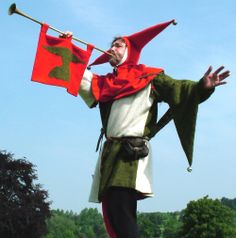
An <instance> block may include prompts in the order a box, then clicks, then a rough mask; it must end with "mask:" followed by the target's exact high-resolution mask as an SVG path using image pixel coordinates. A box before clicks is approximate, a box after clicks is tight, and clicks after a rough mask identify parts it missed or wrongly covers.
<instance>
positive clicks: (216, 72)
mask: <svg viewBox="0 0 236 238" xmlns="http://www.w3.org/2000/svg"><path fill="white" fill-rule="evenodd" d="M224 68H225V67H224V66H220V67H219V68H218V69H217V70H216V71H215V72H214V73H213V75H217V74H218V73H219V72H220V71H221V70H223V69H224Z"/></svg>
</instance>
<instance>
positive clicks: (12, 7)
mask: <svg viewBox="0 0 236 238" xmlns="http://www.w3.org/2000/svg"><path fill="white" fill-rule="evenodd" d="M13 13H16V14H18V15H20V16H23V17H26V18H28V19H30V20H31V21H34V22H36V23H38V24H40V25H43V24H44V23H43V22H40V21H38V20H36V19H34V18H33V17H31V16H29V15H27V14H25V13H24V12H22V11H20V10H19V9H18V8H17V7H16V4H15V3H13V4H12V5H11V6H10V7H9V9H8V15H12V14H13ZM49 28H50V29H51V30H53V31H56V32H58V33H60V34H62V35H63V34H64V32H63V31H60V30H58V29H56V28H54V27H52V26H49ZM72 39H73V40H75V41H78V42H80V43H82V44H84V45H88V44H89V43H87V42H85V41H83V40H81V39H78V38H76V37H73V36H72ZM94 49H95V50H98V51H100V52H102V53H105V54H108V55H111V54H110V53H109V52H107V51H104V50H101V49H99V48H97V47H94Z"/></svg>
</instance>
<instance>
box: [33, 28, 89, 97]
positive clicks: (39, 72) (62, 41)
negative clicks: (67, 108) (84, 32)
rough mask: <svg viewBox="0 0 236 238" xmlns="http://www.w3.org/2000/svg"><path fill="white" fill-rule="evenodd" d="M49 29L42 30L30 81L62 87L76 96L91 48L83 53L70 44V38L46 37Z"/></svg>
mask: <svg viewBox="0 0 236 238" xmlns="http://www.w3.org/2000/svg"><path fill="white" fill-rule="evenodd" d="M48 28H49V26H48V25H47V24H43V25H42V26H41V31H40V36H39V42H38V47H37V52H36V57H35V62H34V67H33V72H32V77H31V80H32V81H35V82H39V83H43V84H48V85H54V86H59V87H64V88H66V89H67V92H68V93H70V94H72V95H74V96H77V95H78V91H79V87H80V82H81V80H82V77H83V74H84V71H85V69H86V67H87V64H88V61H89V58H90V56H91V53H92V50H93V48H94V46H93V45H90V44H88V45H87V50H83V49H81V48H79V47H77V46H76V45H74V44H73V43H72V42H71V37H67V38H57V37H53V36H50V35H47V30H48Z"/></svg>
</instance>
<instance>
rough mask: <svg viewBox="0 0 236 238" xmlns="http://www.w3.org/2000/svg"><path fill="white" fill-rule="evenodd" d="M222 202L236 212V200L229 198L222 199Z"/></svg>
mask: <svg viewBox="0 0 236 238" xmlns="http://www.w3.org/2000/svg"><path fill="white" fill-rule="evenodd" d="M221 202H222V203H223V204H224V205H225V206H227V207H230V208H231V209H233V210H235V211H236V198H234V199H228V198H224V197H223V198H222V199H221Z"/></svg>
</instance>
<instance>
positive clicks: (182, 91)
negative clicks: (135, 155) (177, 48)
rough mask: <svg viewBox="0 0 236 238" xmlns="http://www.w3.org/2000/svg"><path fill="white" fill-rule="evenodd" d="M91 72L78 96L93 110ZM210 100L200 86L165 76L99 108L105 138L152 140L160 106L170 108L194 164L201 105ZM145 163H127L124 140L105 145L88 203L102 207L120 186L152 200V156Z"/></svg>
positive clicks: (142, 160)
mask: <svg viewBox="0 0 236 238" xmlns="http://www.w3.org/2000/svg"><path fill="white" fill-rule="evenodd" d="M91 81H92V73H91V72H89V71H86V72H85V75H84V77H83V80H82V83H81V87H80V92H79V93H80V96H81V97H82V98H83V99H84V101H85V102H86V103H87V105H88V106H89V107H92V106H93V105H94V103H96V102H95V99H94V97H93V94H92V91H91ZM209 95H210V92H206V91H205V90H204V89H203V87H202V86H201V81H200V83H197V82H193V81H189V80H174V79H172V78H170V77H169V76H167V75H165V74H164V73H161V74H159V75H157V76H156V77H155V79H154V80H153V81H152V82H151V83H150V84H149V85H147V86H146V87H145V88H144V89H142V90H141V91H139V92H138V93H136V94H133V95H130V96H127V97H124V98H121V99H118V100H115V101H111V102H106V103H99V108H100V114H101V119H102V124H103V128H104V129H105V135H106V138H122V137H130V136H131V137H144V136H145V137H149V138H151V137H152V136H153V135H154V134H155V133H153V131H154V130H155V127H156V121H157V105H158V102H166V103H168V104H169V106H170V109H171V113H172V116H173V119H174V122H175V125H176V129H177V132H178V135H179V138H180V140H181V143H182V146H183V149H184V151H185V153H186V156H187V157H188V160H189V161H190V165H191V162H192V151H193V140H194V131H195V123H196V116H197V108H198V104H199V103H200V102H201V101H203V100H205V99H206V98H207V97H208V96H209ZM148 146H149V151H150V152H149V154H148V156H146V157H145V158H142V159H139V160H134V161H127V160H126V159H125V158H123V155H122V154H121V153H120V149H121V141H120V140H112V141H110V140H107V141H106V142H105V143H104V144H103V147H102V150H101V152H100V155H99V158H98V162H97V165H96V169H95V173H94V175H93V184H92V189H91V193H90V198H89V201H91V202H100V201H101V199H102V196H103V194H104V192H105V191H106V189H107V188H109V187H110V186H119V187H127V188H132V189H135V190H136V191H138V192H139V194H140V198H145V197H149V196H152V195H153V189H152V154H151V148H150V143H148Z"/></svg>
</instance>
